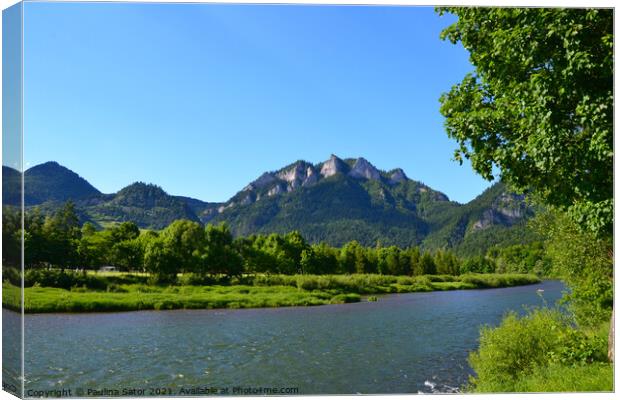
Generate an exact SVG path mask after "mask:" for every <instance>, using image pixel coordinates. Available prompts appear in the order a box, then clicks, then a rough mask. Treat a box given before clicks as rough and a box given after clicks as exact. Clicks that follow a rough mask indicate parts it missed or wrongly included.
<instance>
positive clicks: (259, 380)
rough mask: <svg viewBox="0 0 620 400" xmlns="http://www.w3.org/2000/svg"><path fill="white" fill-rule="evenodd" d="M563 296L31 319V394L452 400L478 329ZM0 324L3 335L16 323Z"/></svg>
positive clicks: (508, 294) (491, 295)
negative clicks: (426, 399) (437, 398)
mask: <svg viewBox="0 0 620 400" xmlns="http://www.w3.org/2000/svg"><path fill="white" fill-rule="evenodd" d="M563 288H564V286H563V285H562V284H561V283H560V282H557V281H546V282H543V283H541V284H536V285H529V286H521V287H515V288H506V289H488V290H462V291H449V292H432V293H410V294H397V295H388V296H383V297H380V298H379V301H378V302H362V303H355V304H344V305H330V306H320V307H288V308H275V309H247V310H204V311H198V310H196V311H182V310H177V311H139V312H126V313H99V314H39V315H27V316H26V320H25V328H26V341H25V343H26V354H25V356H26V392H27V393H26V394H28V391H29V390H30V391H32V390H48V389H52V388H58V389H67V388H70V389H72V390H73V392H72V393H76V392H75V391H76V389H82V390H83V391H84V393H85V394H87V392H86V391H87V390H88V389H94V390H102V389H109V390H111V389H117V390H119V391H122V390H123V389H130V388H137V389H146V390H147V391H146V393H145V394H146V395H148V394H149V392H148V390H149V388H170V389H172V393H173V394H175V395H179V390H180V389H181V388H184V389H186V390H191V389H192V388H197V387H201V388H205V387H216V388H225V387H229V388H233V387H238V386H241V387H244V388H246V387H276V388H282V387H294V388H298V390H299V392H298V393H299V394H318V393H333V394H348V393H418V392H432V391H442V392H444V391H451V390H454V389H455V388H458V387H459V386H461V385H463V384H465V383H466V382H467V377H468V375H470V374H471V373H472V371H471V369H470V368H469V366H468V364H467V354H468V353H469V352H470V351H472V350H474V349H476V347H477V340H478V334H479V329H480V326H481V325H483V324H491V325H497V324H498V323H499V321H500V320H501V318H502V315H503V314H504V313H506V312H507V311H508V310H515V311H518V312H523V306H524V305H527V306H539V305H542V304H543V301H542V299H541V298H540V296H539V295H537V293H536V291H537V289H544V299H545V301H546V302H547V303H548V304H553V303H554V302H555V301H556V300H557V299H559V298H560V296H561V291H562V290H563ZM3 313H4V315H3V318H4V323H5V324H6V323H11V320H13V319H15V318H16V314H14V313H12V312H10V311H6V310H5V311H3ZM230 390H232V389H230ZM78 393H80V392H79V390H78ZM31 394H32V392H31Z"/></svg>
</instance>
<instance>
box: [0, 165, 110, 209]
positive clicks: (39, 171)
mask: <svg viewBox="0 0 620 400" xmlns="http://www.w3.org/2000/svg"><path fill="white" fill-rule="evenodd" d="M2 178H3V182H2V189H3V192H6V193H11V195H10V196H9V197H8V198H7V199H5V200H4V203H5V204H18V203H19V201H20V199H19V197H18V196H17V195H16V194H15V192H16V190H15V188H19V172H18V171H17V170H15V169H12V168H10V167H7V166H2ZM24 190H25V193H24V201H25V203H26V205H27V206H28V205H34V204H41V203H44V202H46V201H59V202H64V201H67V200H74V201H76V200H80V199H86V198H91V197H97V196H100V195H101V192H99V191H98V190H97V189H95V187H93V186H92V185H91V184H90V183H88V181H86V179H84V178H82V177H81V176H79V175H78V174H76V173H75V172H73V171H71V170H70V169H68V168H66V167H63V166H62V165H60V164H58V163H57V162H55V161H49V162H46V163H43V164H39V165H37V166H35V167H32V168H30V169H28V170H26V172H25V173H24Z"/></svg>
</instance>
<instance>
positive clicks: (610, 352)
mask: <svg viewBox="0 0 620 400" xmlns="http://www.w3.org/2000/svg"><path fill="white" fill-rule="evenodd" d="M607 358H609V362H614V309H612V310H611V320H610V322H609V338H608V339H607Z"/></svg>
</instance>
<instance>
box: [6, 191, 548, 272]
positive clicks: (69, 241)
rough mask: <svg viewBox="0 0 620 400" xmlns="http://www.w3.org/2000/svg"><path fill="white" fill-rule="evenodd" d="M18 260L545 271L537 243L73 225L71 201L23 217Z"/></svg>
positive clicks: (95, 265) (127, 265)
mask: <svg viewBox="0 0 620 400" xmlns="http://www.w3.org/2000/svg"><path fill="white" fill-rule="evenodd" d="M19 226H20V219H19V214H18V213H17V212H16V210H15V209H12V208H9V207H5V209H4V213H3V229H4V232H3V242H4V243H3V246H4V249H5V251H4V257H5V260H6V262H7V263H8V264H9V265H18V264H19V240H20V235H21V231H20V229H19ZM24 242H25V260H24V265H25V267H26V269H27V270H31V269H49V268H58V269H99V268H100V267H102V266H105V265H109V266H115V267H116V268H118V269H119V270H122V271H140V272H141V271H145V272H150V273H151V274H152V276H153V279H154V280H155V281H157V282H160V283H164V282H172V281H174V280H175V279H176V276H177V274H178V273H194V274H197V275H203V276H206V275H227V276H239V275H241V274H244V273H269V274H353V273H360V274H384V275H409V276H419V275H432V274H447V275H459V274H464V273H468V272H480V273H492V272H502V273H504V272H518V273H531V272H534V273H536V274H539V275H547V274H548V272H549V263H548V260H547V259H546V258H545V255H544V248H543V246H542V243H541V242H532V243H530V244H528V245H514V246H508V247H493V248H491V249H490V250H489V251H488V253H487V254H486V255H478V256H472V257H468V258H459V257H457V256H456V255H455V254H454V252H452V251H451V250H447V249H438V250H434V251H428V250H422V249H420V248H419V247H407V248H399V247H396V246H381V244H380V243H377V245H376V246H374V247H365V246H362V245H360V244H359V243H358V242H357V241H351V242H348V243H346V244H345V245H343V246H342V247H333V246H330V245H328V244H326V243H318V244H310V243H308V241H307V240H306V239H305V238H304V237H303V236H302V235H301V234H299V232H297V231H292V232H289V233H287V234H277V233H272V234H269V235H260V234H258V235H250V236H246V237H236V238H235V237H233V235H232V233H231V231H230V229H229V228H228V226H227V225H226V224H224V223H222V224H218V225H212V224H208V225H207V226H206V227H203V226H202V225H201V224H200V223H198V222H195V221H189V220H177V221H174V222H173V223H171V224H170V225H169V226H167V227H166V228H165V229H162V230H160V231H154V230H140V229H139V228H138V226H137V225H136V224H135V223H133V222H123V223H120V224H118V225H114V226H112V227H110V228H107V229H101V230H97V229H95V227H94V225H93V224H91V223H89V222H86V223H84V224H83V225H81V224H80V222H79V218H78V216H77V214H76V212H75V207H74V205H73V203H72V202H67V203H65V205H64V207H62V208H61V209H59V210H58V211H56V212H55V213H54V214H52V215H46V216H44V215H43V214H41V213H40V212H38V210H37V209H34V210H33V211H32V212H29V213H27V214H26V216H25V232H24Z"/></svg>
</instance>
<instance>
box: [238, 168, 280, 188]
mask: <svg viewBox="0 0 620 400" xmlns="http://www.w3.org/2000/svg"><path fill="white" fill-rule="evenodd" d="M276 180H277V178H276V177H275V175H273V174H272V173H271V172H265V173H264V174H262V175H261V176H259V177H258V179H256V180H255V181H253V182H252V183H250V184H249V185H247V186H246V187H245V188H243V190H254V189H260V188H263V187H265V186H268V185H269V184H271V183H273V182H275V181H276Z"/></svg>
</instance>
